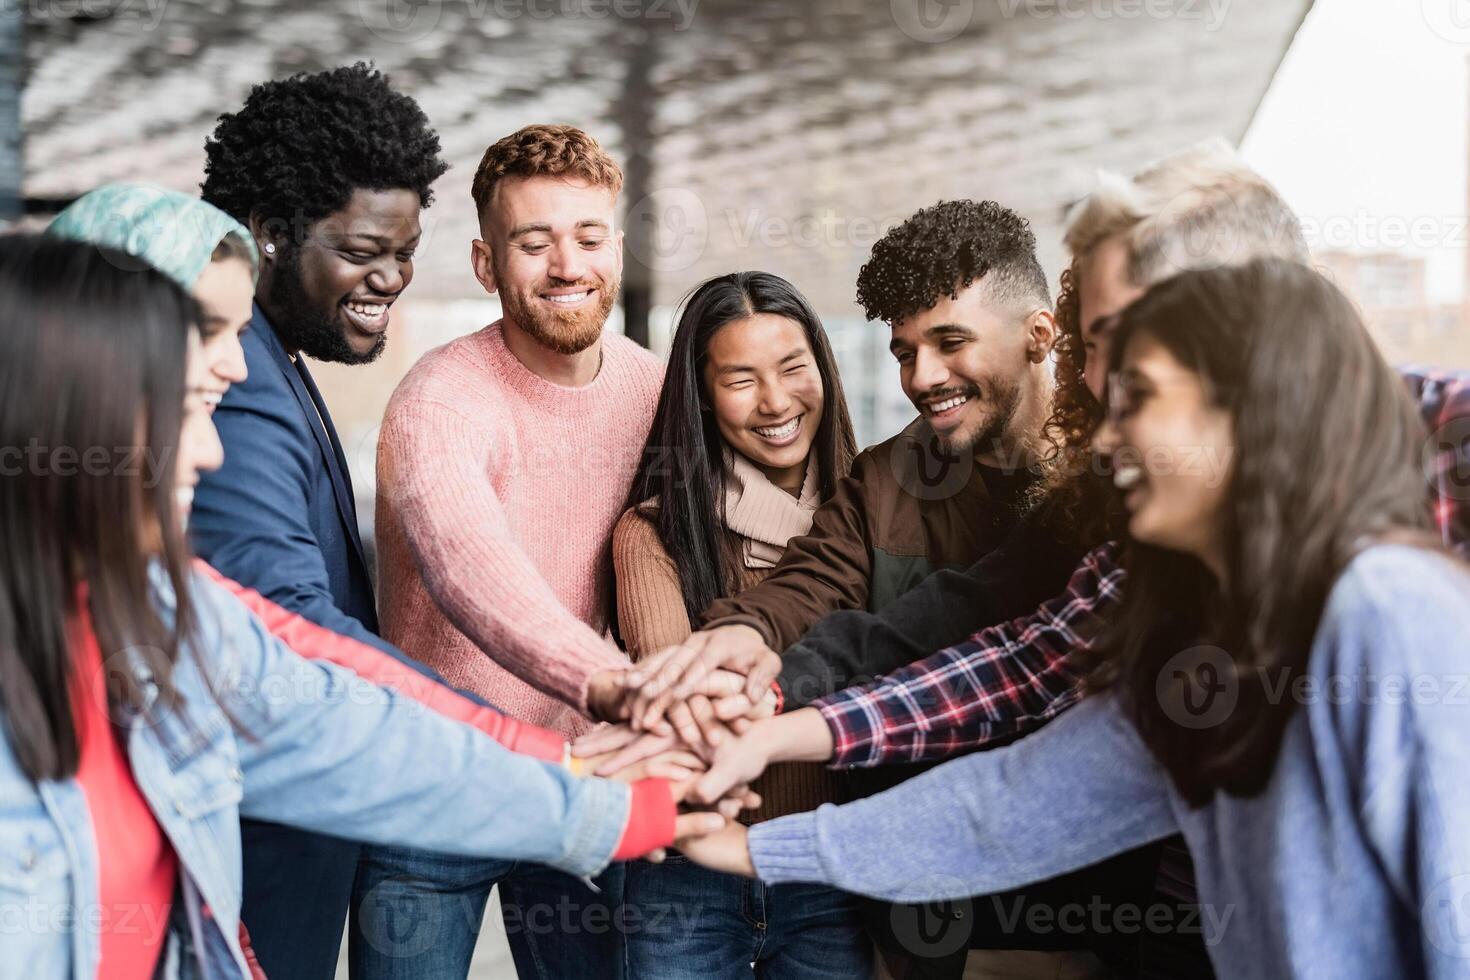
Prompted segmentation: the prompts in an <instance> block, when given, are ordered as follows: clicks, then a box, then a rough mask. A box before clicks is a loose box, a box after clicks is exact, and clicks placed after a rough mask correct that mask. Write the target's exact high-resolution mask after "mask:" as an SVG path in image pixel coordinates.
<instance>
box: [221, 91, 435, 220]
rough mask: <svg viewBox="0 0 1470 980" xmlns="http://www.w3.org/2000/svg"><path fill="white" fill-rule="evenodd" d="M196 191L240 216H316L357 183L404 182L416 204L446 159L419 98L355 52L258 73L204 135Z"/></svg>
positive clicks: (424, 199) (428, 195) (427, 194)
mask: <svg viewBox="0 0 1470 980" xmlns="http://www.w3.org/2000/svg"><path fill="white" fill-rule="evenodd" d="M204 154H205V164H204V173H205V177H204V183H203V184H202V185H201V187H202V189H203V194H204V199H205V200H206V201H208V202H209V203H210V204H213V205H214V206H215V207H217V208H220V209H221V210H223V211H225V212H228V213H229V214H230V215H232V216H233V217H234V218H235V219H236V220H237V221H240V222H241V223H242V224H244V223H247V222H248V221H249V220H250V217H251V215H252V214H257V215H260V216H262V217H264V218H266V219H268V220H273V221H279V220H286V221H291V220H293V219H294V220H297V221H304V222H310V221H316V220H318V219H320V218H324V217H326V216H327V215H329V214H332V213H333V212H335V211H340V210H341V209H342V208H344V207H346V205H347V202H348V201H349V200H350V199H351V197H352V193H353V191H354V190H356V189H358V188H369V189H371V190H392V189H398V188H407V189H409V190H412V191H415V192H416V193H417V194H418V196H419V202H420V204H421V206H422V207H428V206H429V204H430V203H431V202H432V201H433V193H432V192H431V191H430V189H429V188H430V185H431V184H433V183H434V181H435V180H437V179H438V178H439V177H440V176H441V175H442V174H443V173H444V171H446V170H448V169H449V165H448V164H447V163H445V162H444V161H443V160H441V159H440V158H439V136H438V134H437V133H435V132H434V130H433V129H432V128H431V127H430V126H429V119H428V117H427V116H425V115H424V111H423V110H422V109H420V108H419V104H418V103H417V102H415V101H414V100H413V99H411V98H409V97H408V96H407V95H404V94H402V93H401V92H395V91H394V90H393V89H392V88H390V87H389V86H388V79H387V78H386V77H385V76H384V75H382V74H381V73H380V72H379V71H378V70H377V69H376V68H374V67H373V66H372V65H370V64H367V63H365V62H358V63H357V64H355V65H352V66H350V67H343V68H333V69H330V70H328V71H322V72H317V73H316V74H305V73H303V74H299V75H293V76H291V77H290V78H286V79H281V80H278V81H271V82H262V83H261V84H259V85H257V86H255V87H254V88H252V89H251V90H250V94H249V96H247V97H246V99H245V105H244V106H243V107H242V108H241V109H240V110H239V111H238V112H227V113H225V114H224V115H222V116H220V117H219V125H217V126H216V127H215V129H214V135H213V136H211V137H209V138H208V139H206V140H205V141H204Z"/></svg>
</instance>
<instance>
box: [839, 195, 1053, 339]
mask: <svg viewBox="0 0 1470 980" xmlns="http://www.w3.org/2000/svg"><path fill="white" fill-rule="evenodd" d="M987 277H988V278H989V280H990V281H991V285H992V287H993V288H994V289H995V290H997V292H996V293H995V294H994V295H995V296H996V298H997V299H1000V300H1001V301H1002V302H1007V303H1008V302H1012V301H1015V300H1021V299H1024V300H1026V301H1028V302H1031V301H1034V302H1035V303H1037V304H1038V305H1041V306H1045V307H1048V308H1050V306H1051V294H1050V293H1049V291H1048V290H1047V285H1046V273H1044V272H1042V271H1041V263H1040V261H1038V260H1037V258H1036V235H1035V233H1033V232H1032V231H1031V225H1030V223H1029V222H1027V221H1026V219H1025V218H1023V217H1021V216H1020V215H1018V214H1016V212H1014V211H1012V210H1011V209H1010V208H1006V207H1002V206H1001V205H999V204H996V203H995V202H994V201H941V202H939V203H938V204H936V205H934V206H933V207H929V208H922V209H920V210H919V211H917V212H915V213H914V215H913V216H912V217H910V218H909V219H908V220H907V221H905V222H904V223H903V224H901V225H898V226H897V227H895V228H893V229H891V230H889V232H888V233H887V234H885V235H884V236H883V237H882V238H880V239H878V241H877V242H876V243H875V244H874V245H873V254H872V255H871V256H870V257H869V258H868V261H867V262H866V263H865V264H864V265H863V267H862V269H861V270H860V271H859V272H858V281H857V299H858V303H859V305H861V306H862V308H863V311H864V312H865V313H866V314H867V317H868V319H869V320H881V321H883V322H885V323H889V324H892V323H897V322H898V321H900V320H903V319H905V318H907V317H911V316H913V315H914V314H915V313H919V312H922V311H923V310H927V309H930V308H932V307H933V306H934V304H935V303H938V302H939V298H940V297H941V296H949V297H950V298H954V297H956V296H957V295H958V294H959V292H960V290H962V289H964V288H966V287H967V286H969V285H970V284H971V283H973V282H975V281H976V280H977V279H981V278H987Z"/></svg>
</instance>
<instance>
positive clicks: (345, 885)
mask: <svg viewBox="0 0 1470 980" xmlns="http://www.w3.org/2000/svg"><path fill="white" fill-rule="evenodd" d="M205 161H206V162H205V168H204V169H205V180H204V185H203V192H204V199H205V200H206V201H208V202H209V203H211V204H213V205H215V206H216V207H219V208H220V209H222V210H224V211H226V212H228V213H229V214H231V215H232V216H234V217H235V218H236V219H237V220H238V221H240V223H241V224H243V225H245V226H246V227H247V228H249V229H250V232H251V234H252V236H253V237H254V239H255V242H256V245H257V246H258V248H259V251H260V255H261V270H260V276H259V280H258V282H257V284H256V293H255V310H254V317H253V319H252V320H251V322H250V325H249V327H248V328H247V329H246V331H245V333H244V334H243V335H242V337H241V341H242V345H243V347H244V349H245V362H246V366H247V368H248V370H249V377H248V379H247V380H246V381H244V382H243V383H241V384H237V385H235V386H234V387H232V388H231V389H230V390H229V392H228V393H227V394H226V395H225V396H224V398H223V400H222V401H221V403H220V405H219V407H218V409H217V411H216V413H215V416H214V418H215V425H216V426H217V427H218V429H219V435H220V439H221V441H222V442H223V444H224V449H225V463H224V466H223V467H221V468H220V469H219V470H218V471H217V472H214V473H211V474H206V475H205V476H204V478H203V480H202V481H201V483H200V485H199V487H198V490H197V493H196V495H195V498H194V510H193V515H192V517H191V519H190V529H189V530H190V535H191V538H192V540H193V544H194V548H195V550H196V551H197V553H198V554H199V555H200V556H201V557H203V558H204V559H205V560H206V561H208V562H209V563H211V564H212V565H213V566H214V567H215V568H217V569H218V570H219V571H220V572H222V573H223V574H224V575H226V576H228V577H229V578H232V579H234V580H236V581H238V582H241V583H243V584H244V585H246V586H248V587H250V588H252V589H255V590H256V591H258V592H260V593H262V594H263V595H265V597H266V598H268V599H271V600H274V601H275V602H276V603H277V604H279V605H281V606H284V607H286V608H287V609H289V610H291V611H292V612H295V613H297V614H299V615H301V616H302V617H304V618H305V619H308V620H311V621H312V622H315V623H317V624H318V625H321V626H324V627H326V628H327V629H330V630H332V631H334V632H336V633H340V634H343V635H346V636H348V637H351V638H353V639H356V640H360V641H362V642H364V643H368V644H372V645H374V646H377V647H379V648H380V649H382V650H384V651H385V652H386V653H388V654H389V655H391V656H394V657H398V658H400V659H406V658H404V656H403V654H401V653H400V652H399V651H398V650H397V649H395V648H394V647H392V646H391V645H389V644H388V643H386V642H385V641H383V640H382V639H380V638H379V637H378V635H377V634H378V620H377V614H376V604H375V600H374V595H373V586H372V582H371V579H370V578H369V574H368V564H367V560H366V558H365V557H364V553H363V548H362V542H361V540H360V538H359V536H358V529H357V512H356V507H355V503H354V500H353V493H352V483H351V480H350V478H349V475H348V470H347V461H346V459H345V457H344V455H343V452H342V446H341V442H340V441H339V439H338V438H337V432H336V429H335V427H334V426H333V424H332V416H331V413H330V412H329V411H328V410H327V405H326V402H325V401H323V399H322V395H321V392H320V391H319V390H318V389H317V386H316V383H315V382H314V381H313V380H312V376H311V372H310V371H309V370H308V369H307V365H306V360H305V358H304V357H302V355H303V354H305V355H310V356H311V357H314V358H316V359H318V360H323V361H335V362H338V363H342V364H365V363H367V362H369V361H371V360H373V359H374V358H375V357H377V356H378V355H379V354H380V353H381V352H382V350H383V345H384V344H385V343H386V341H387V330H388V326H389V309H390V307H391V306H392V305H393V303H394V302H395V301H396V300H397V299H398V297H399V296H400V295H401V294H402V293H403V291H404V290H405V289H406V288H408V284H409V283H410V282H411V281H412V279H413V254H414V249H415V248H416V247H417V245H418V241H419V235H420V227H419V212H420V211H422V210H423V209H424V208H426V207H428V205H429V203H430V201H431V200H432V193H431V191H430V186H431V185H432V184H433V182H434V181H435V180H436V179H437V178H438V177H439V176H440V175H441V174H443V173H444V171H445V170H446V169H447V166H446V164H445V163H444V161H443V160H441V159H440V157H439V137H438V136H437V135H435V133H434V130H433V129H432V128H431V127H430V126H429V121H428V119H427V118H426V117H425V115H424V113H423V111H422V110H421V109H420V108H419V106H418V104H417V103H415V102H414V100H413V99H411V98H409V97H408V96H406V95H404V94H402V93H400V92H397V91H394V90H393V89H392V88H390V87H389V85H388V81H387V79H386V78H384V77H383V76H382V75H381V74H380V73H378V72H377V71H376V70H374V69H373V68H372V67H370V66H368V65H365V64H356V65H352V66H350V67H343V68H336V69H333V70H330V71H323V72H318V73H316V74H301V75H295V76H293V77H291V78H286V79H282V80H279V81H270V82H265V83H263V84H260V85H257V86H255V87H254V88H253V89H252V90H251V91H250V93H249V95H248V96H247V97H246V100H245V104H244V105H243V106H242V107H241V108H240V109H239V110H238V111H236V112H231V113H226V114H224V115H222V116H221V117H220V118H219V123H218V125H217V126H216V128H215V130H214V134H213V135H212V136H211V137H209V138H208V139H207V140H206V141H205ZM241 838H242V843H243V859H244V904H243V909H242V919H243V920H244V922H245V924H246V925H247V926H248V927H249V928H250V931H251V938H252V941H253V943H254V946H255V951H256V954H257V956H258V957H259V960H260V963H261V965H262V967H263V968H264V969H265V971H266V973H267V974H268V975H269V976H270V977H271V978H272V980H281V978H287V980H292V978H301V980H319V978H322V977H330V976H332V974H333V972H334V971H335V968H336V963H337V957H338V951H339V949H340V948H341V942H342V925H343V921H344V919H345V918H346V916H347V912H348V908H349V905H351V906H352V907H353V908H354V910H355V909H356V908H357V907H358V906H359V905H360V904H361V903H362V898H363V896H360V895H359V896H356V897H354V882H355V881H356V879H357V869H358V863H359V860H360V859H361V858H362V857H363V856H364V854H365V853H367V852H370V851H371V850H372V848H369V847H364V846H363V845H360V844H358V843H356V842H352V841H346V840H340V839H337V838H335V837H327V836H323V835H319V834H312V833H306V832H304V831H299V830H295V829H293V828H288V827H283V826H280V825H276V824H268V823H262V822H259V821H252V820H246V821H243V822H242V826H241ZM358 933H359V929H357V928H354V929H353V939H352V941H353V943H354V944H357V943H360V942H362V941H363V937H362V936H360V935H358Z"/></svg>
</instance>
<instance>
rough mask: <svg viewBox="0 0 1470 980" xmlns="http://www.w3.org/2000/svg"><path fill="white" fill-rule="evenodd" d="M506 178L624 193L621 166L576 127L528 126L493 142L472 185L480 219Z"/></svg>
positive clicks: (482, 158)
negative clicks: (574, 181)
mask: <svg viewBox="0 0 1470 980" xmlns="http://www.w3.org/2000/svg"><path fill="white" fill-rule="evenodd" d="M506 177H580V178H582V179H583V180H586V181H587V182H588V183H591V184H593V185H595V186H599V187H606V188H607V189H608V190H610V191H612V192H613V194H614V195H616V194H617V193H618V192H619V191H620V190H622V189H623V168H622V167H619V166H618V164H617V162H616V161H615V160H613V158H612V157H610V156H608V154H607V151H606V150H604V149H603V148H602V145H601V144H600V143H598V142H597V140H595V139H593V138H592V137H591V136H588V135H587V134H586V133H584V132H583V131H582V130H580V129H578V128H577V127H575V126H541V125H538V126H526V127H523V128H521V129H518V130H516V131H515V132H514V133H511V134H510V135H509V136H506V137H504V138H503V139H500V140H497V141H496V142H494V143H492V144H491V145H490V148H489V149H487V150H486V151H485V155H484V156H483V157H481V158H480V166H479V167H478V168H476V170H475V180H474V183H473V184H471V185H470V193H471V194H472V195H473V196H474V198H475V210H476V212H477V213H478V214H479V215H480V216H481V217H482V218H483V217H484V215H485V211H486V209H487V208H489V207H490V201H491V199H492V197H494V194H495V187H496V185H497V184H498V183H499V182H500V181H501V180H502V179H504V178H506Z"/></svg>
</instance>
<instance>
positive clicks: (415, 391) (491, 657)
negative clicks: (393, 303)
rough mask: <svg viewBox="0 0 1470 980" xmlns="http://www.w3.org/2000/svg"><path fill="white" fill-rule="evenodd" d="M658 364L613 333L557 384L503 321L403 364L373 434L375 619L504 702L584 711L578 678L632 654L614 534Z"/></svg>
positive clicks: (545, 721)
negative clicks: (618, 608)
mask: <svg viewBox="0 0 1470 980" xmlns="http://www.w3.org/2000/svg"><path fill="white" fill-rule="evenodd" d="M662 380H663V367H662V365H661V364H660V362H659V361H658V359H657V358H655V357H654V356H653V355H652V354H650V353H648V352H647V351H645V350H643V349H642V348H641V347H639V346H638V345H637V344H635V343H633V342H632V341H630V340H628V339H626V338H624V337H621V336H618V335H615V334H609V335H606V336H604V337H603V340H602V366H601V368H600V369H599V371H598V374H597V378H596V379H595V380H594V381H593V382H592V383H591V384H589V385H586V386H585V387H582V388H565V387H562V386H561V385H557V384H553V383H552V382H549V381H546V380H544V379H543V378H541V377H539V376H538V375H536V374H533V373H532V372H531V371H529V370H527V368H526V367H525V366H524V365H522V364H521V362H520V361H519V360H517V359H516V357H515V355H514V354H512V353H511V352H510V350H509V349H508V348H507V347H506V346H505V338H504V335H503V334H502V333H501V329H500V324H499V323H498V322H497V323H493V324H491V325H490V326H488V327H485V328H484V329H483V330H480V331H478V332H476V333H473V334H470V335H469V336H466V337H461V338H459V339H458V340H455V341H452V342H450V343H448V344H446V345H444V346H443V347H439V348H437V349H435V350H432V351H430V352H429V353H428V354H426V355H425V356H424V357H423V358H422V359H421V360H420V361H419V362H418V363H417V364H415V365H414V366H413V368H412V369H411V370H410V371H409V372H408V375H407V376H406V377H405V378H404V379H403V381H402V383H401V384H399V386H398V389H397V390H396V391H395V392H394V393H393V398H392V400H391V401H390V402H389V404H388V410H387V412H386V414H385V415H384V417H383V428H382V432H381V435H380V437H379V442H378V500H377V525H376V532H377V541H378V577H379V582H378V595H379V599H378V602H379V606H380V607H381V608H380V610H379V612H380V619H381V621H382V622H381V625H382V630H383V636H384V637H385V638H386V639H387V640H388V641H389V642H391V643H393V644H395V645H397V646H398V647H400V648H401V649H403V650H404V651H405V652H407V653H408V654H409V655H410V656H414V657H417V658H419V659H420V660H422V661H423V662H424V663H427V664H429V665H431V666H433V667H434V668H435V669H436V670H438V671H439V672H440V673H441V674H443V675H444V677H445V679H447V680H448V681H449V682H450V683H452V684H454V685H455V686H457V687H460V688H464V689H466V690H470V691H473V692H475V693H476V694H479V695H480V696H481V697H483V698H485V699H486V700H488V701H489V702H490V703H491V704H494V705H496V706H497V707H499V708H500V709H502V710H503V711H505V712H506V713H507V714H509V715H511V716H512V717H514V718H518V719H520V720H522V721H526V722H530V723H531V724H534V725H542V726H545V727H547V728H554V729H556V730H557V731H560V732H562V733H563V734H565V735H567V736H569V737H570V736H575V735H577V734H580V733H582V732H583V731H586V730H587V729H588V728H589V727H591V726H590V723H589V722H588V721H586V720H585V718H584V717H583V713H584V712H585V711H586V695H587V682H588V680H589V679H590V678H591V676H592V675H593V674H594V673H596V672H597V671H599V670H602V669H604V668H607V667H614V668H620V667H625V666H627V663H628V661H627V657H626V656H625V655H624V654H623V653H622V652H621V651H619V650H618V648H617V647H616V646H615V645H614V644H613V642H612V641H611V639H609V638H608V636H607V623H608V611H609V604H610V602H611V598H612V563H611V544H610V542H611V538H612V529H613V525H614V524H615V523H617V520H618V516H619V514H621V512H622V509H623V504H624V498H625V496H626V495H627V493H628V488H629V486H630V485H631V483H632V479H633V473H634V470H635V468H636V466H637V464H638V458H639V455H640V454H641V452H642V450H643V444H644V441H645V440H646V439H647V438H648V431H649V429H650V427H651V426H652V424H653V412H654V408H655V407H656V406H657V403H658V394H659V387H660V385H661V384H662Z"/></svg>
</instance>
